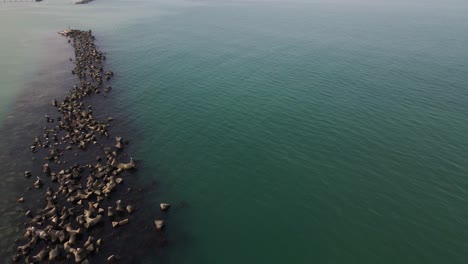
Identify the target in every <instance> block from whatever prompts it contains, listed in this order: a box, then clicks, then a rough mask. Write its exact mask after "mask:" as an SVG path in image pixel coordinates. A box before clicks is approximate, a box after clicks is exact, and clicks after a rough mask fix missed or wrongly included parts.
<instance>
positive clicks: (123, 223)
mask: <svg viewBox="0 0 468 264" xmlns="http://www.w3.org/2000/svg"><path fill="white" fill-rule="evenodd" d="M126 224H128V218H126V219H124V220H121V221H119V226H123V225H126Z"/></svg>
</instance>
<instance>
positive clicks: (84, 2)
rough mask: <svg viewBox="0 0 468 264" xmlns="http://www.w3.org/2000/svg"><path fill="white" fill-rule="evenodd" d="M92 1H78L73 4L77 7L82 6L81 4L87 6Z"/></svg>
mask: <svg viewBox="0 0 468 264" xmlns="http://www.w3.org/2000/svg"><path fill="white" fill-rule="evenodd" d="M92 1H93V0H78V1H76V2H75V4H77V5H83V4H87V3H89V2H92Z"/></svg>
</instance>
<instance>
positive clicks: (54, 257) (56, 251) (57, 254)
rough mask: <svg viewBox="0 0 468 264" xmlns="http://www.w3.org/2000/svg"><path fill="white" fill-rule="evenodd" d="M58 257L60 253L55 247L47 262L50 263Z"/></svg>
mask: <svg viewBox="0 0 468 264" xmlns="http://www.w3.org/2000/svg"><path fill="white" fill-rule="evenodd" d="M59 256H60V251H59V249H58V247H57V246H55V248H53V249H52V250H51V251H50V252H49V261H52V260H54V259H56V258H57V257H59Z"/></svg>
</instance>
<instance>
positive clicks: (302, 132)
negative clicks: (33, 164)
mask: <svg viewBox="0 0 468 264" xmlns="http://www.w3.org/2000/svg"><path fill="white" fill-rule="evenodd" d="M409 2H411V1H409ZM467 14H468V3H463V2H462V1H458V2H457V1H450V2H443V3H442V1H441V3H428V2H422V1H419V2H416V1H412V2H411V3H396V4H389V3H384V2H383V1H381V2H380V3H376V2H373V3H371V2H363V1H361V2H358V1H344V0H342V1H333V2H332V1H325V0H323V1H240V0H239V1H237V0H232V1H227V0H221V1H168V2H164V1H151V0H137V1H124V0H116V1H110V0H96V1H95V2H93V3H91V4H89V5H80V6H76V5H73V4H72V2H71V1H59V0H45V1H43V2H41V3H3V2H0V33H1V37H0V126H3V128H2V131H7V132H3V136H2V137H3V138H2V140H1V141H2V142H1V143H0V147H1V149H2V151H0V154H1V155H0V158H2V164H4V165H3V166H4V167H6V168H7V169H6V170H7V171H6V172H4V174H5V175H4V179H3V182H2V183H0V188H2V189H1V190H0V191H1V194H0V213H1V214H2V215H3V217H2V219H1V220H0V224H1V226H0V235H1V236H2V238H3V239H2V240H3V241H2V242H1V246H2V249H1V250H2V252H3V253H4V252H7V251H8V247H9V246H10V245H11V241H12V240H13V239H14V238H15V237H16V236H17V235H18V232H19V231H20V229H19V228H17V227H16V225H15V222H16V221H21V220H22V219H23V218H22V217H21V216H18V213H16V212H14V211H15V209H17V208H16V204H15V203H14V201H15V200H16V198H17V197H18V196H19V195H21V192H22V190H23V187H25V186H27V185H28V184H29V183H24V178H23V177H22V176H21V171H24V170H26V169H27V168H26V169H24V168H23V166H24V167H26V165H27V164H28V159H29V156H28V157H25V160H24V162H23V161H22V160H21V159H11V158H8V157H9V156H8V155H10V154H11V153H12V149H14V148H15V146H16V145H15V144H17V143H13V142H22V141H28V140H31V139H32V138H33V136H34V134H32V133H31V135H30V138H28V137H26V138H21V137H20V136H17V137H16V138H15V137H14V135H16V134H17V133H14V132H11V131H10V130H9V129H13V130H14V129H15V128H9V127H5V126H7V125H8V124H12V123H17V124H20V125H17V126H16V129H18V131H19V130H21V131H23V133H24V129H20V128H19V127H23V128H24V127H29V128H30V129H32V130H34V129H40V128H41V123H40V122H39V121H37V120H36V119H37V116H40V115H41V114H40V113H29V112H28V109H30V104H32V103H35V106H34V107H39V108H40V107H41V104H43V105H44V107H45V105H47V104H49V102H50V100H51V98H50V96H49V95H60V93H63V92H64V91H66V90H67V89H69V87H65V86H63V85H60V83H66V82H67V81H70V78H72V77H71V76H69V75H70V74H69V68H67V66H66V65H68V67H71V66H70V65H69V63H67V62H66V60H68V57H71V56H72V55H73V54H72V52H71V49H70V48H68V47H67V43H66V41H65V40H64V39H63V38H61V37H60V36H59V35H58V34H56V32H57V31H59V30H61V29H64V28H67V27H72V28H80V29H86V30H87V29H92V30H93V31H94V33H95V35H96V36H97V40H98V42H97V44H98V45H99V47H100V48H101V49H102V50H103V51H105V52H107V57H108V64H109V66H110V67H111V68H112V70H114V72H116V78H115V79H114V81H113V87H114V92H115V94H114V95H113V97H111V100H112V101H111V103H110V105H111V106H110V107H112V108H113V109H114V110H113V111H118V112H119V113H120V117H121V118H120V121H119V122H121V124H122V126H124V127H128V129H129V130H130V129H131V131H128V133H130V134H134V137H133V138H130V140H131V142H132V144H133V146H134V153H132V155H133V156H134V157H136V158H138V159H140V160H142V161H143V163H144V164H143V165H142V168H141V169H140V170H139V172H138V175H137V176H138V177H139V178H140V180H141V181H142V183H146V182H147V183H150V182H153V181H156V182H157V188H156V189H157V190H156V192H157V193H155V195H154V201H151V202H154V205H155V208H156V206H157V205H158V203H159V202H161V201H167V202H170V203H171V204H173V207H172V209H171V211H170V214H169V219H168V224H167V229H166V232H167V234H168V238H169V245H168V247H167V248H166V252H167V254H166V255H167V256H165V257H164V259H165V261H164V262H166V263H200V264H201V263H204V264H205V263H233V264H234V263H466V262H467V261H468V15H467ZM27 98H29V100H28V99H27ZM38 105H39V106H38ZM18 109H19V110H21V114H19V113H18V111H19V110H18ZM34 109H36V108H34ZM33 120H36V121H33ZM2 124H3V125H2ZM21 125H22V126H21ZM127 125H128V126H127ZM8 131H10V132H11V133H8ZM5 133H7V134H8V135H9V137H13V138H14V139H15V140H11V138H9V137H6V138H5V137H4V136H5ZM25 134H28V133H25ZM28 142H29V141H28ZM20 146H21V148H24V149H25V150H27V148H28V143H24V142H23V144H20ZM13 152H14V151H13ZM9 153H10V154H9ZM155 208H150V209H148V210H156V209H155ZM147 262H148V263H158V262H162V261H161V260H160V259H155V260H148V261H147Z"/></svg>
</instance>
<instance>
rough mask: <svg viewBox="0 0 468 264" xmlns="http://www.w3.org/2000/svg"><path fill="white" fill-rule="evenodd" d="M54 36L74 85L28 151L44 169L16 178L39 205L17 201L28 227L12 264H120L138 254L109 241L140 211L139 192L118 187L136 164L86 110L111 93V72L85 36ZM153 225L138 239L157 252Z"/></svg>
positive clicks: (158, 237)
mask: <svg viewBox="0 0 468 264" xmlns="http://www.w3.org/2000/svg"><path fill="white" fill-rule="evenodd" d="M60 34H61V35H63V36H65V37H67V38H68V42H69V43H70V44H71V45H72V46H73V48H74V51H75V59H72V58H70V61H73V62H74V64H75V68H74V69H73V71H72V73H73V74H75V75H76V76H77V77H78V79H79V83H78V84H76V85H74V86H73V88H72V90H71V91H70V92H69V94H68V95H67V96H66V97H65V98H64V99H63V100H61V101H59V100H57V99H53V100H52V101H51V104H52V106H53V107H55V108H56V110H57V112H58V116H57V117H56V116H49V115H46V116H45V117H44V121H45V123H46V125H45V127H44V130H43V134H42V135H40V136H36V137H35V138H34V140H33V143H32V144H31V146H30V149H31V152H33V153H34V155H35V159H36V161H39V160H44V163H43V164H41V172H37V173H33V172H31V171H25V172H24V176H25V177H26V178H27V180H30V181H31V187H29V188H28V190H27V192H33V191H36V190H37V191H39V192H41V193H42V195H43V200H42V201H40V202H39V203H37V202H35V201H29V200H28V198H27V197H28V195H25V196H23V197H19V198H18V200H17V202H18V203H19V204H21V205H23V206H24V207H25V210H24V214H25V217H27V218H28V220H27V221H26V222H25V223H24V229H25V230H24V236H23V238H21V239H19V240H18V241H17V250H16V251H17V252H16V253H15V254H14V256H13V257H12V260H13V261H15V262H16V261H20V260H21V259H24V261H25V262H26V263H37V262H45V261H49V262H54V261H57V262H60V263H62V262H64V261H65V262H67V261H68V262H76V263H88V262H89V261H90V259H92V258H96V259H97V261H98V262H99V263H101V262H102V261H103V260H106V261H108V262H116V261H119V260H122V262H125V263H127V262H128V261H125V257H126V256H125V255H124V254H126V253H125V252H127V253H132V254H135V255H138V254H136V252H135V251H133V250H132V249H134V248H133V247H132V245H124V246H125V247H126V248H127V249H128V251H125V250H121V249H120V247H121V246H122V244H120V245H119V243H114V242H115V241H113V242H112V243H110V241H111V238H112V237H116V236H117V235H121V232H120V231H121V230H125V229H128V230H129V232H132V233H133V231H131V230H132V229H129V228H128V226H129V225H130V224H131V223H132V222H133V221H134V218H135V213H136V212H137V211H138V206H139V205H140V206H141V204H138V205H137V203H138V199H137V197H141V194H140V193H141V189H136V190H134V189H132V187H133V186H130V185H126V184H125V183H124V182H127V178H130V177H131V175H132V174H133V173H132V171H133V170H134V169H135V168H136V164H135V161H134V160H133V159H132V158H131V157H129V156H128V154H127V153H126V151H125V150H126V148H127V147H128V141H127V140H126V139H124V138H123V137H121V136H118V137H111V135H110V131H109V128H110V126H111V122H113V118H112V117H110V116H109V117H107V118H106V119H105V120H98V118H96V117H95V116H98V115H96V113H94V112H93V106H92V105H91V104H90V103H91V101H90V99H91V98H92V97H93V95H99V94H101V93H109V92H110V91H111V89H112V87H111V86H110V85H109V82H108V81H109V80H110V79H111V78H112V77H113V75H114V73H113V72H112V71H109V70H107V71H106V70H104V66H103V64H104V61H105V59H106V57H105V55H104V54H103V53H102V52H101V51H99V50H98V49H97V47H96V45H95V43H94V40H95V37H94V36H93V35H92V32H91V31H80V30H66V31H62V32H60ZM93 103H96V101H94V102H93ZM100 103H103V102H100ZM101 116H102V115H101ZM32 171H34V170H32ZM132 176H133V175H132ZM37 206H39V208H41V209H37V208H38V207H37ZM28 208H31V209H29V210H28ZM167 209H168V205H167V204H161V211H166V210H167ZM135 220H136V219H135ZM154 225H155V226H154ZM154 225H153V228H152V229H153V230H152V233H149V235H147V237H146V240H147V241H150V242H154V241H158V243H156V244H159V245H162V244H163V242H164V237H163V233H162V228H163V226H164V220H163V214H161V215H160V216H158V217H156V220H155V221H154ZM141 229H142V228H140V230H141ZM126 237H127V238H129V237H132V236H131V234H127V235H126ZM148 237H149V238H148ZM133 238H134V237H133ZM148 239H149V240H148ZM137 244H138V243H135V245H137ZM97 253H99V254H97ZM141 254H144V253H141ZM132 257H134V256H132Z"/></svg>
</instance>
